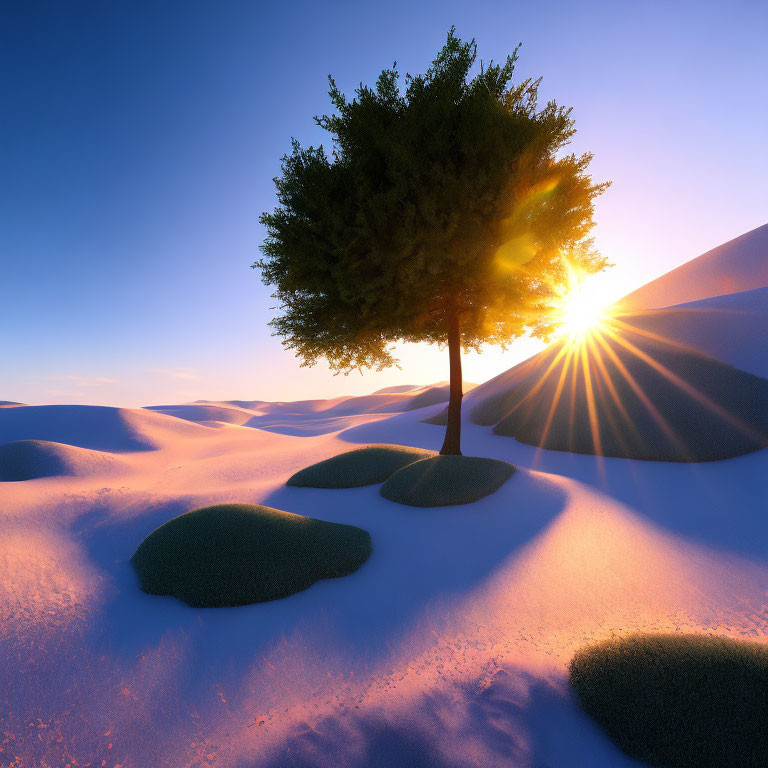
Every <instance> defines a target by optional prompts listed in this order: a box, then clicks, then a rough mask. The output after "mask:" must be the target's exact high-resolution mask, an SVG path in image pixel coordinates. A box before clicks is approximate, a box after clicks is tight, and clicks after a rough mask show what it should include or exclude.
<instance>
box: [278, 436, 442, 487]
mask: <svg viewBox="0 0 768 768" xmlns="http://www.w3.org/2000/svg"><path fill="white" fill-rule="evenodd" d="M434 455H435V452H434V451H426V450H424V449H422V448H410V447H408V446H405V445H387V444H381V445H369V446H366V447H365V448H356V449H355V450H354V451H347V452H346V453H340V454H339V455H338V456H333V457H331V458H330V459H325V461H319V462H318V463H317V464H311V465H310V466H308V467H305V468H304V469H302V470H300V471H299V472H297V473H296V474H295V475H293V476H292V477H290V478H289V479H288V482H287V483H286V485H295V486H301V487H305V488H359V487H361V486H364V485H375V484H376V483H383V482H384V481H385V480H386V479H387V478H388V477H389V476H390V475H391V474H393V473H394V472H397V471H398V470H399V469H402V468H403V467H405V466H407V465H408V464H413V462H415V461H419V460H420V459H424V458H427V457H428V456H434Z"/></svg>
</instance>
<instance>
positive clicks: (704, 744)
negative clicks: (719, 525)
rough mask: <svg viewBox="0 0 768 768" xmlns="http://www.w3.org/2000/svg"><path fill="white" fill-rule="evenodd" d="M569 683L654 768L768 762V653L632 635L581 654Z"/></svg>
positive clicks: (717, 641) (737, 644) (754, 647)
mask: <svg viewBox="0 0 768 768" xmlns="http://www.w3.org/2000/svg"><path fill="white" fill-rule="evenodd" d="M570 673H571V683H572V684H573V686H574V687H575V688H576V691H577V692H578V695H579V698H580V699H581V704H582V706H583V708H584V709H585V710H586V712H587V713H588V714H590V715H591V716H592V717H594V718H595V719H596V720H597V721H598V722H599V723H600V725H601V726H602V727H603V728H604V729H605V730H606V731H607V732H608V734H609V735H610V736H611V738H612V739H613V740H614V741H615V742H616V743H617V744H618V746H619V747H621V749H623V750H624V752H626V753H627V754H628V755H630V756H631V757H634V758H636V759H638V760H643V761H645V762H647V763H650V764H651V765H656V766H669V767H670V768H688V767H689V766H690V768H706V767H707V766H712V768H714V766H724V765H734V766H736V765H738V766H743V767H744V768H748V767H752V766H755V767H756V766H765V765H768V648H767V647H766V646H764V645H758V644H755V643H748V642H743V641H737V640H731V639H728V638H721V637H705V636H699V635H633V636H631V637H626V638H621V639H613V640H609V641H607V642H604V643H601V644H599V645H596V646H592V647H588V648H586V649H584V650H581V651H579V652H578V653H577V654H576V656H575V658H574V659H573V661H572V662H571V668H570Z"/></svg>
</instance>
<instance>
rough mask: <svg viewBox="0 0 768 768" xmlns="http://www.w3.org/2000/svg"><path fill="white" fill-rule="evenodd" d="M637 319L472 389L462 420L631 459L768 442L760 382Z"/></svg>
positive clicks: (727, 453) (765, 393)
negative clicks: (654, 331) (466, 418)
mask: <svg viewBox="0 0 768 768" xmlns="http://www.w3.org/2000/svg"><path fill="white" fill-rule="evenodd" d="M641 318H642V316H641ZM637 321H638V318H637V317H636V316H632V317H625V318H620V319H614V320H611V321H608V322H607V323H606V325H605V327H604V328H603V329H602V330H600V331H597V332H595V333H594V334H592V335H591V336H589V337H587V338H585V339H583V340H581V341H574V340H573V339H567V340H564V341H560V342H558V343H556V344H553V345H551V346H550V347H548V348H547V349H546V350H544V351H543V352H541V353H540V354H538V355H536V356H535V357H532V358H531V359H530V360H527V361H525V362H524V363H522V364H521V365H519V366H516V367H515V368H513V369H511V370H510V371H507V372H506V373H504V374H502V375H501V376H498V377H496V378H495V379H492V380H491V381H490V382H488V383H487V384H484V385H483V386H481V387H478V388H477V389H476V390H475V391H474V392H473V393H472V396H471V398H469V402H468V406H469V410H470V418H471V420H472V421H473V422H475V423H476V424H481V425H486V426H492V425H493V427H494V428H493V431H494V432H495V433H496V434H499V435H507V436H511V437H515V438H517V439H518V440H520V441H521V442H524V443H528V444H531V445H536V446H540V447H543V448H549V449H553V450H559V451H570V452H573V453H592V454H598V455H605V456H621V457H626V458H635V459H648V460H662V461H712V460H717V459H725V458H730V457H732V456H739V455H741V454H745V453H749V452H751V451H754V450H757V449H759V448H762V447H764V446H766V445H768V380H765V379H762V378H759V377H757V376H753V375H751V374H749V373H746V372H744V371H741V370H738V369H736V368H734V367H732V366H730V365H727V364H724V363H722V362H719V361H717V360H715V359H713V358H712V357H709V356H708V355H705V354H703V353H701V352H698V351H696V350H694V349H692V348H690V347H686V346H683V345H680V344H677V343H674V342H669V341H665V340H662V339H661V338H659V337H657V336H656V335H654V334H652V333H649V332H648V331H646V330H644V329H643V328H642V327H640V325H639V324H635V323H637Z"/></svg>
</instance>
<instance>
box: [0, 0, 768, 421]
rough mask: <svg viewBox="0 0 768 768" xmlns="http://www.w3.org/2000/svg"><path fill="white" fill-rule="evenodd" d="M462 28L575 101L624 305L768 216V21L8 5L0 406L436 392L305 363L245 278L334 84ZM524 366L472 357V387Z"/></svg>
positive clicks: (482, 8)
mask: <svg viewBox="0 0 768 768" xmlns="http://www.w3.org/2000/svg"><path fill="white" fill-rule="evenodd" d="M451 25H456V28H457V33H458V34H459V35H460V36H461V37H464V38H471V37H475V38H476V39H477V41H478V45H479V55H480V57H481V58H484V59H486V60H487V59H489V58H496V59H501V58H503V57H504V56H505V55H506V54H507V53H509V52H511V51H512V50H513V48H514V47H515V45H516V44H517V43H518V42H520V41H522V42H523V47H522V49H521V54H520V63H519V67H518V71H519V73H520V76H521V77H522V76H529V75H535V76H539V75H541V76H543V77H544V80H543V84H542V88H541V94H542V97H543V98H545V99H546V98H550V97H551V98H555V99H556V100H557V101H558V102H559V103H562V104H564V105H569V106H573V107H574V112H573V114H574V117H575V119H576V126H577V129H578V134H577V136H576V137H575V140H574V142H573V145H574V149H575V150H576V151H578V152H580V151H584V150H590V151H592V152H594V153H595V160H594V162H593V166H592V169H593V172H594V174H595V176H596V177H597V178H598V179H612V180H613V182H614V184H613V187H612V188H611V189H610V190H609V191H608V192H607V193H606V194H605V195H604V196H603V198H601V200H600V202H599V204H598V209H597V217H596V219H597V228H596V230H595V235H596V236H597V241H598V245H599V246H600V248H601V249H602V251H603V252H604V253H605V254H606V255H607V256H608V257H609V258H610V259H611V260H612V261H613V262H614V263H615V265H616V266H615V267H614V269H613V270H612V271H611V273H610V274H609V275H608V276H607V277H606V278H605V280H606V281H607V283H606V284H607V285H609V286H610V290H611V291H612V292H613V293H614V294H615V295H616V297H618V296H619V295H621V294H623V293H626V292H628V291H629V290H631V289H632V288H634V287H636V286H638V285H640V284H642V283H644V282H646V281H647V280H649V279H651V278H653V277H656V276H658V275H659V274H662V273H663V272H666V271H667V270H668V269H670V268H672V267H674V266H676V265H678V264H680V263H682V262H683V261H687V260H688V259H690V258H693V257H694V256H696V255H698V254H699V253H701V252H702V251H705V250H708V249H709V248H711V247H714V246H715V245H718V244H719V243H721V242H723V241H725V240H728V239H730V238H732V237H735V236H737V235H739V234H741V233H743V232H745V231H747V230H749V229H752V228H754V227H756V226H759V225H761V224H764V223H766V221H768V206H767V205H766V202H767V201H768V150H767V149H766V143H765V137H766V136H767V135H768V100H767V99H766V82H768V53H767V52H766V46H765V41H764V34H765V30H766V29H768V5H766V4H765V3H763V2H757V0H754V1H750V2H747V1H746V0H742V2H721V3H707V2H642V1H641V2H621V1H617V0H605V1H602V0H601V1H599V2H598V1H595V2H572V1H570V0H569V1H568V2H565V1H563V2H546V1H544V2H503V3H502V2H472V3H466V2H465V3H454V2H447V1H445V0H443V1H441V2H425V3H409V2H400V1H399V0H396V1H395V2H388V3H380V4H378V3H377V4H374V3H365V2H348V3H347V2H329V3H321V2H314V3H310V2H307V3H295V2H284V3H262V2H238V1H237V0H225V1H224V2H217V1H215V0H207V1H206V2H202V1H201V0H184V1H183V2H182V1H181V0H179V1H178V2H175V1H173V0H164V1H163V2H152V1H150V0H132V1H131V2H127V1H124V2H120V1H118V0H109V1H106V2H105V1H104V0H100V1H98V2H96V1H94V2H78V1H77V0H67V1H66V2H61V0H57V1H56V2H51V3H44V2H36V0H5V1H4V2H2V3H0V99H1V103H2V111H1V114H0V266H1V267H2V271H1V272H0V355H1V357H0V360H1V363H0V399H9V400H21V401H24V402H30V403H43V402H88V403H104V404H116V405H130V406H137V405H142V404H144V405H146V404H150V403H161V402H179V401H182V400H188V399H196V398H210V399H224V398H227V399H228V398H248V399H256V398H263V399H296V398H300V397H321V396H335V395H338V394H346V393H349V394H353V393H362V392H369V391H372V390H373V389H376V388H378V387H382V386H387V385H390V384H396V383H410V382H413V383H426V382H430V381H436V380H440V379H445V378H447V354H446V353H444V352H441V351H439V350H437V349H432V350H424V349H420V348H418V347H417V348H413V347H411V348H409V349H404V350H403V354H402V361H403V369H402V370H401V371H398V370H391V371H388V372H384V373H381V374H376V373H370V374H366V375H365V376H362V377H361V376H359V375H352V376H350V377H343V376H341V377H334V376H332V375H331V374H330V373H329V372H328V370H327V369H326V368H325V366H318V367H316V368H313V369H300V368H299V366H298V363H297V362H296V361H295V360H294V359H293V357H292V356H291V354H290V353H288V352H285V351H284V350H283V349H282V347H281V345H280V342H279V340H278V339H275V338H273V337H271V336H270V330H269V328H268V327H267V322H268V320H269V319H270V317H271V312H270V308H271V307H272V306H273V301H272V300H271V299H270V297H269V289H268V288H266V287H265V286H263V285H262V284H261V282H260V279H259V275H258V274H257V272H255V271H254V270H251V269H250V264H251V263H252V262H253V261H254V260H256V259H257V258H258V257H259V252H258V246H259V244H260V242H261V240H262V237H263V231H262V228H261V227H260V225H259V223H258V216H259V214H260V213H261V212H262V211H263V210H266V209H269V208H271V207H273V206H274V203H275V200H274V190H273V184H272V177H273V176H274V175H275V174H276V173H277V172H278V168H279V159H280V156H281V155H282V154H283V153H284V152H286V151H287V150H288V149H289V145H290V138H291V136H295V137H296V138H298V139H299V140H300V141H302V142H307V143H308V142H314V143H319V142H320V141H324V140H325V141H326V143H327V139H325V137H324V136H323V134H322V132H321V131H320V129H318V128H316V127H315V126H314V123H313V121H312V116H313V115H315V114H318V113H322V112H324V111H327V109H328V98H327V75H328V74H329V73H331V74H333V75H334V77H336V79H337V82H338V83H339V85H340V87H341V88H342V89H343V90H345V91H347V92H351V91H352V89H353V88H354V87H355V86H356V85H357V83H359V82H360V81H365V82H372V81H373V80H374V79H375V77H376V75H377V73H378V72H379V71H380V70H381V69H382V68H383V67H387V66H389V65H391V64H392V62H393V61H394V60H397V62H398V66H399V68H400V69H401V70H402V71H408V70H410V71H412V72H417V71H423V70H424V69H425V68H426V66H427V65H428V64H429V61H430V60H431V58H432V56H433V55H434V54H435V53H436V51H437V50H438V49H439V48H440V46H441V45H442V43H443V42H444V39H445V35H446V33H447V30H448V29H449V27H450V26H451ZM530 350H531V345H530V343H526V342H525V341H523V342H520V343H518V344H516V345H515V346H513V348H512V349H511V350H510V351H509V352H507V353H505V354H503V355H501V354H499V353H498V352H496V351H490V352H489V354H487V355H484V356H482V357H477V356H475V355H472V356H469V357H468V358H467V359H466V363H465V370H466V373H467V377H468V378H470V379H474V380H475V381H479V380H482V379H484V378H487V377H489V376H491V375H494V374H495V373H498V372H500V371H502V370H504V369H506V368H508V367H510V366H511V365H512V364H514V363H515V362H516V361H517V360H519V359H520V358H521V357H524V356H526V355H527V353H528V352H530Z"/></svg>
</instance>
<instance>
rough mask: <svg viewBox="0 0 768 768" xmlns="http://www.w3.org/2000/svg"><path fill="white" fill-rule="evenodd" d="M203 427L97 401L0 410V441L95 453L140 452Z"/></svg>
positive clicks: (195, 434) (198, 433)
mask: <svg viewBox="0 0 768 768" xmlns="http://www.w3.org/2000/svg"><path fill="white" fill-rule="evenodd" d="M205 429H206V428H205V427H201V426H199V425H195V424H190V423H189V422H187V421H182V420H181V419H175V418H173V417H171V416H166V415H165V414H161V413H152V412H151V411H146V410H135V409H130V408H110V407H107V406H100V405H27V406H23V407H18V408H5V409H3V410H0V443H10V442H12V441H15V440H46V441H50V442H56V443H67V444H69V445H74V446H78V447H80V448H93V449H95V450H100V451H118V452H122V451H145V450H153V449H156V448H160V447H161V446H162V445H164V444H165V443H166V442H167V441H169V440H171V441H172V440H174V439H176V438H179V437H202V436H203V435H204V434H205Z"/></svg>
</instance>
